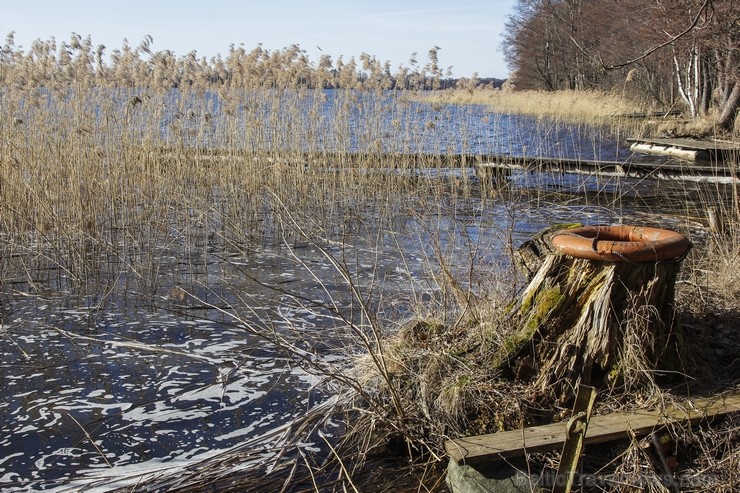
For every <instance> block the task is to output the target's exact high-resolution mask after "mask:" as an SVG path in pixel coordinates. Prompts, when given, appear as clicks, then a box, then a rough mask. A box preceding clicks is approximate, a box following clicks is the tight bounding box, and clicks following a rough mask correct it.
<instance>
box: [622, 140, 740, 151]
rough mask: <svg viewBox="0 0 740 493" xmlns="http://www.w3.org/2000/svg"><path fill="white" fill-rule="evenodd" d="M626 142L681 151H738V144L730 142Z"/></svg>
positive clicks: (739, 148)
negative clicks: (679, 149)
mask: <svg viewBox="0 0 740 493" xmlns="http://www.w3.org/2000/svg"><path fill="white" fill-rule="evenodd" d="M627 142H631V143H637V144H652V145H658V146H670V147H678V148H681V149H691V150H696V151H740V143H736V142H730V141H722V142H719V141H716V140H695V139H663V138H654V139H641V138H628V139H627Z"/></svg>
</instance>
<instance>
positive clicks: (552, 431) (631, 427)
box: [445, 393, 740, 465]
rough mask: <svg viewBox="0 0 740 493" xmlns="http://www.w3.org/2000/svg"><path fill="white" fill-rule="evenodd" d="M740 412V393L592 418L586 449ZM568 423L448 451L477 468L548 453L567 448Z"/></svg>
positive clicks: (453, 444) (458, 443)
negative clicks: (527, 455)
mask: <svg viewBox="0 0 740 493" xmlns="http://www.w3.org/2000/svg"><path fill="white" fill-rule="evenodd" d="M738 411H740V393H733V394H729V395H726V396H719V397H711V398H703V399H694V400H692V401H687V402H686V404H685V406H684V407H683V408H678V407H674V408H671V409H668V410H666V411H649V410H638V411H631V412H621V413H611V414H606V415H602V416H592V417H591V420H590V422H589V425H588V431H587V433H586V437H585V439H584V443H585V444H586V445H590V444H597V443H604V442H609V441H612V440H619V439H622V438H627V437H629V436H630V433H634V434H635V435H636V436H644V435H647V434H649V433H652V432H653V431H655V430H656V429H658V428H661V427H663V426H665V425H668V424H672V423H691V424H696V423H699V422H701V421H707V420H709V419H711V418H713V417H715V416H720V415H724V414H729V413H733V412H738ZM565 438H566V430H565V423H552V424H548V425H543V426H535V427H530V428H524V429H521V430H513V431H505V432H501V433H492V434H489V435H480V436H473V437H467V438H458V439H456V440H450V441H448V442H447V443H445V450H446V451H447V454H448V455H449V456H450V459H452V460H454V461H455V462H457V463H458V464H473V465H474V464H477V463H482V462H487V461H488V462H490V461H496V460H502V459H508V458H513V457H520V456H522V455H524V454H525V453H537V452H547V451H550V450H554V449H557V448H560V447H562V446H563V443H564V442H565Z"/></svg>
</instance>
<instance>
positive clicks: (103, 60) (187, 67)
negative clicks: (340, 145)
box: [0, 32, 479, 90]
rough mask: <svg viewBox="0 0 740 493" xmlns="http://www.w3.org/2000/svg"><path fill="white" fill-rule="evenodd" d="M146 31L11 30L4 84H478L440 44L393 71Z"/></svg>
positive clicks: (2, 65) (385, 65) (0, 55)
mask: <svg viewBox="0 0 740 493" xmlns="http://www.w3.org/2000/svg"><path fill="white" fill-rule="evenodd" d="M152 45H153V38H152V37H151V36H146V37H144V39H143V40H142V41H141V42H140V43H139V44H138V45H137V46H132V45H131V44H129V42H128V41H127V40H125V39H124V40H123V44H122V47H121V48H119V49H114V50H112V51H111V52H110V54H108V53H107V51H106V47H105V46H104V45H95V44H94V43H93V41H92V39H91V37H90V36H87V37H83V36H81V35H79V34H76V33H72V34H71V36H70V39H69V40H68V41H60V42H57V40H56V39H54V38H50V39H48V40H40V39H37V40H35V41H33V43H32V44H31V46H30V48H28V49H24V48H23V47H20V46H18V45H16V44H15V40H14V33H13V32H11V33H9V34H8V35H7V37H6V40H5V43H4V45H3V46H2V49H0V87H6V88H8V87H14V88H25V89H36V88H46V89H66V88H69V87H76V88H81V87H91V86H96V87H129V88H134V87H136V88H150V89H165V90H167V89H172V88H181V89H185V88H189V89H195V90H198V89H200V90H205V89H221V88H237V89H255V88H277V89H281V88H298V87H305V88H344V89H417V90H430V89H444V88H449V87H455V86H456V85H458V84H462V85H464V86H466V87H468V86H471V85H472V86H474V85H477V84H479V80H478V79H477V78H476V77H473V78H472V79H462V80H459V79H452V78H450V77H449V75H450V68H448V69H443V68H442V67H441V66H440V62H439V51H440V49H441V48H440V47H438V46H434V47H432V48H431V49H430V50H429V51H428V53H427V57H426V61H425V63H424V64H421V63H419V62H418V61H417V54H416V53H413V54H412V55H411V57H410V60H409V63H408V64H407V65H400V66H398V67H397V68H396V69H395V70H393V69H392V68H391V64H390V62H388V61H381V60H379V59H378V58H376V57H375V56H372V55H369V54H367V53H362V54H361V55H360V56H359V58H358V59H355V58H354V57H351V58H349V59H345V58H344V57H342V56H340V57H338V58H337V59H336V60H333V59H332V57H331V56H330V55H327V54H323V53H320V51H319V50H320V48H318V47H317V52H316V54H317V58H318V59H317V60H315V61H312V60H310V59H309V56H308V54H307V52H306V50H305V49H303V48H301V47H300V46H299V45H297V44H293V45H290V46H288V47H285V48H282V49H276V50H268V49H264V48H263V47H262V46H261V45H258V46H256V47H254V48H252V49H246V48H245V47H244V46H243V45H239V46H235V45H231V46H230V47H229V49H228V52H227V53H226V54H225V55H224V56H223V57H222V56H221V55H220V54H219V55H216V56H215V57H212V58H210V59H207V58H206V57H203V56H198V54H197V52H196V51H191V52H189V53H187V54H185V55H182V56H178V55H176V54H175V53H174V52H173V51H170V50H161V51H154V50H153V47H152Z"/></svg>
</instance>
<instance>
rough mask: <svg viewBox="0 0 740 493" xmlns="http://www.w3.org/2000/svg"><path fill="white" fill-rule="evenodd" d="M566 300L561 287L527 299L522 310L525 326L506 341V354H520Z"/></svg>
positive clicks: (543, 290) (555, 287) (545, 290)
mask: <svg viewBox="0 0 740 493" xmlns="http://www.w3.org/2000/svg"><path fill="white" fill-rule="evenodd" d="M564 299H565V296H563V294H562V293H561V291H560V286H559V285H555V286H553V287H550V288H546V289H542V290H540V291H539V292H537V293H536V295H534V296H530V297H529V298H528V299H525V300H524V301H523V302H522V307H521V309H520V311H521V315H522V317H524V320H525V322H524V325H523V327H521V328H520V329H519V330H518V331H517V332H516V333H515V334H512V335H511V336H509V337H507V338H506V339H504V343H503V350H504V352H505V353H506V354H512V353H515V352H518V351H519V349H521V347H522V346H523V345H524V344H526V343H527V342H528V341H530V340H531V339H532V337H533V336H534V334H535V332H536V331H537V329H539V327H540V326H541V325H542V323H543V322H545V321H546V320H547V318H548V316H549V315H550V314H551V313H553V312H555V311H556V310H557V309H558V308H559V306H560V305H561V304H562V302H563V300H564Z"/></svg>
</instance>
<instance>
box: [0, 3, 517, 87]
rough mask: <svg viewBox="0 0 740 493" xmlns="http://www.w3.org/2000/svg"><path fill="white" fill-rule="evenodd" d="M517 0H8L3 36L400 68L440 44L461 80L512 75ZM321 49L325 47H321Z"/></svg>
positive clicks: (444, 61)
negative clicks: (510, 35) (505, 37)
mask: <svg viewBox="0 0 740 493" xmlns="http://www.w3.org/2000/svg"><path fill="white" fill-rule="evenodd" d="M515 2H516V0H491V1H476V0H469V1H464V0H463V2H461V3H452V2H449V1H440V0H424V1H421V0H395V1H391V0H362V1H358V0H313V1H298V0H210V1H203V0H200V1H196V0H177V1H172V0H119V1H117V2H110V1H106V0H2V2H1V3H2V13H1V14H0V36H2V39H3V40H4V39H5V36H6V35H7V34H8V33H9V32H10V31H15V43H16V45H20V46H22V47H23V48H24V49H28V48H29V47H30V46H31V42H32V41H33V40H34V39H44V40H46V39H49V38H50V37H52V36H53V37H55V38H56V40H57V42H59V41H66V40H68V39H69V37H70V34H71V33H72V32H75V33H78V34H80V35H82V36H87V35H91V37H92V41H93V43H94V44H95V45H96V46H97V45H99V44H103V45H105V46H106V48H107V50H106V52H107V53H110V51H111V50H113V49H116V48H120V47H121V45H122V40H123V38H127V39H128V40H129V43H130V44H131V45H133V46H136V45H138V44H139V42H140V41H141V40H142V39H143V38H144V36H145V35H151V36H152V37H153V38H154V43H153V45H152V46H151V47H152V49H153V50H155V51H159V50H172V51H174V52H175V53H176V54H177V55H178V56H181V55H184V54H186V53H188V52H189V51H191V50H196V51H197V52H198V55H199V56H206V57H208V58H211V57H212V56H214V55H215V54H216V53H221V55H223V56H225V55H226V54H227V52H228V50H229V45H230V44H232V43H233V44H234V45H237V46H238V45H240V44H242V43H243V44H244V47H245V48H246V49H248V50H249V49H252V48H254V47H256V46H257V44H258V43H262V47H263V48H265V49H268V50H273V49H280V48H284V47H286V46H289V45H291V44H299V45H300V46H301V48H303V49H304V50H306V53H307V54H308V55H309V57H310V58H311V60H312V61H314V62H315V61H316V60H317V58H318V56H319V55H320V54H322V52H323V54H328V55H331V56H332V59H333V60H335V61H336V59H337V58H338V56H339V55H344V58H345V60H346V59H349V57H350V56H355V57H358V56H359V54H360V53H362V52H366V53H368V54H370V55H375V56H376V57H377V58H379V59H380V60H383V61H385V60H390V62H391V66H392V68H393V71H395V69H396V68H397V67H398V65H399V64H404V65H407V64H408V62H409V58H410V57H411V54H412V53H413V52H417V54H418V60H419V63H420V64H422V65H423V64H424V61H425V60H426V54H427V52H428V51H429V49H430V48H431V47H432V46H435V45H436V46H439V47H440V48H441V50H440V51H439V60H440V65H441V66H442V67H444V68H445V69H446V68H447V67H449V66H452V73H453V76H455V77H470V76H471V75H472V74H473V72H477V73H478V75H479V76H480V77H499V78H504V77H506V76H507V75H508V70H507V69H506V66H505V64H504V62H503V56H502V53H501V51H500V48H499V44H500V39H501V32H502V30H503V24H504V22H505V20H506V17H507V16H508V15H509V13H510V12H511V9H512V7H513V5H514V4H515ZM319 49H320V50H321V51H319Z"/></svg>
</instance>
